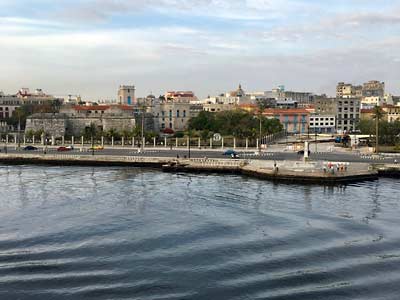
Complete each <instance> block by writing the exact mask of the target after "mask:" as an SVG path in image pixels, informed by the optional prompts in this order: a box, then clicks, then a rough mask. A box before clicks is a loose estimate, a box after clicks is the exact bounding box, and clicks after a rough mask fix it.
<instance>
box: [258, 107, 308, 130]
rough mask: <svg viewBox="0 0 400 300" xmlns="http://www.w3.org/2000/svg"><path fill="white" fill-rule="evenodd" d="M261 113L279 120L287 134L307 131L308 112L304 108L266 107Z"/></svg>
mask: <svg viewBox="0 0 400 300" xmlns="http://www.w3.org/2000/svg"><path fill="white" fill-rule="evenodd" d="M263 115H264V116H265V117H267V118H275V119H277V120H279V121H280V122H281V123H282V125H283V128H284V130H285V132H286V133H288V134H299V133H301V134H305V133H307V132H309V125H310V122H309V121H310V112H309V111H308V110H306V109H301V108H297V109H266V110H265V111H264V112H263Z"/></svg>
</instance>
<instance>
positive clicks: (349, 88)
mask: <svg viewBox="0 0 400 300" xmlns="http://www.w3.org/2000/svg"><path fill="white" fill-rule="evenodd" d="M362 91H363V87H362V86H361V85H357V86H354V85H352V84H350V83H344V82H339V83H338V84H337V86H336V98H361V97H362Z"/></svg>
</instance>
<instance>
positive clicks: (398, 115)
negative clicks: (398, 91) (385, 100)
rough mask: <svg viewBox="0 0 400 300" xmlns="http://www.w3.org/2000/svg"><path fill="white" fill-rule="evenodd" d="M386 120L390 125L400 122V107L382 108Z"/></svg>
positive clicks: (388, 106) (389, 106)
mask: <svg viewBox="0 0 400 300" xmlns="http://www.w3.org/2000/svg"><path fill="white" fill-rule="evenodd" d="M382 110H383V112H384V119H386V120H387V121H388V122H389V123H393V122H395V121H400V106H394V105H386V106H383V107H382Z"/></svg>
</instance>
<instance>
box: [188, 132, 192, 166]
mask: <svg viewBox="0 0 400 300" xmlns="http://www.w3.org/2000/svg"><path fill="white" fill-rule="evenodd" d="M191 132H192V131H191V129H190V125H189V145H188V157H189V159H190V136H191Z"/></svg>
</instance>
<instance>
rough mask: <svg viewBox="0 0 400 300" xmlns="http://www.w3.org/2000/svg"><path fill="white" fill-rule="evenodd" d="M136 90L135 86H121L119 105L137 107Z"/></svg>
mask: <svg viewBox="0 0 400 300" xmlns="http://www.w3.org/2000/svg"><path fill="white" fill-rule="evenodd" d="M135 90H136V89H135V86H134V85H120V86H119V89H118V104H119V105H135V104H136V98H135Z"/></svg>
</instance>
